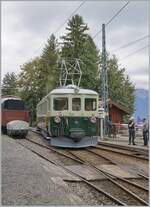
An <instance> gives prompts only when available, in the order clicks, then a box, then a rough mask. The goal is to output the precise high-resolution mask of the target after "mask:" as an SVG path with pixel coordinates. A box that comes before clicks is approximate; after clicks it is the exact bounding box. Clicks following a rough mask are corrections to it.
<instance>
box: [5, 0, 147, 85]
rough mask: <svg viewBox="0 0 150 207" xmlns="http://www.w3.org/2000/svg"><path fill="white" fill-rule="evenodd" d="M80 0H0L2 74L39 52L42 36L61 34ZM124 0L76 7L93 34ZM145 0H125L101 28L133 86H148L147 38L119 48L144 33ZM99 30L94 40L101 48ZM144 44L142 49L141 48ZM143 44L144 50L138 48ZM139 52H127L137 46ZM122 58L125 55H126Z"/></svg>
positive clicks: (18, 66) (16, 68)
mask: <svg viewBox="0 0 150 207" xmlns="http://www.w3.org/2000/svg"><path fill="white" fill-rule="evenodd" d="M81 2H82V1H49V2H48V1H37V2H36V1H30V2H28V1H24V2H23V1H22V2H18V1H16V2H15V1H13V2H11V1H10V2H9V1H7V2H6V1H5V2H2V78H3V77H4V75H5V74H6V73H7V72H15V73H16V74H17V73H19V71H20V65H22V64H23V63H25V62H27V61H28V60H30V59H32V58H34V57H36V56H38V55H40V54H41V49H42V48H43V47H44V44H45V43H46V41H47V38H48V37H49V36H50V35H51V34H52V33H54V34H55V35H56V37H57V38H59V37H60V36H62V35H64V34H65V32H66V31H65V27H66V25H67V24H65V25H64V26H63V27H62V28H61V29H60V30H59V31H58V32H57V33H55V31H56V30H57V29H58V28H59V26H60V25H62V24H63V23H64V22H65V20H66V19H67V18H68V17H69V16H70V15H71V13H72V12H73V11H74V10H75V9H76V8H77V7H78V6H79V5H80V4H81ZM126 2H127V1H87V2H85V3H84V4H83V5H82V6H81V8H80V9H79V10H78V11H77V13H78V14H79V15H82V17H83V19H84V22H85V23H87V24H88V27H89V28H90V30H89V33H90V34H91V35H92V36H94V35H95V34H96V32H98V31H99V30H100V29H101V25H102V23H106V22H107V21H109V20H110V18H111V17H112V16H113V15H114V14H115V13H116V12H117V11H118V10H119V9H120V8H121V7H122V6H123V5H124V4H125V3H126ZM148 21H149V2H148V1H131V2H130V3H129V4H128V5H127V7H126V8H125V9H124V10H123V11H122V12H121V13H120V14H119V15H118V16H117V17H116V18H115V19H114V20H113V21H112V22H111V24H110V25H108V27H107V28H106V47H107V51H108V52H111V54H112V52H113V51H114V53H115V54H116V56H117V57H118V59H119V64H120V65H121V66H122V67H125V68H126V74H128V75H129V77H130V79H131V80H132V81H133V83H134V84H135V86H136V88H145V89H148V80H149V78H148V69H149V48H148V45H149V38H145V39H143V40H142V41H139V42H138V43H136V44H133V45H131V46H130V47H127V48H124V49H120V50H119V49H118V50H116V51H115V49H117V48H120V47H121V46H123V45H125V44H127V43H129V42H132V41H134V40H136V39H139V38H142V37H144V36H147V35H149V28H148V24H149V22H148ZM101 38H102V37H101V33H100V34H99V35H98V36H97V37H96V38H95V39H94V41H95V43H96V45H97V47H98V48H99V49H100V50H101ZM146 46H147V47H146ZM144 47H145V48H144ZM141 48H144V49H142V50H141V51H139V52H137V53H135V54H133V55H130V54H132V53H134V52H136V51H137V50H140V49H141ZM126 56H128V57H126Z"/></svg>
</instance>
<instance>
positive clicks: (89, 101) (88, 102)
mask: <svg viewBox="0 0 150 207" xmlns="http://www.w3.org/2000/svg"><path fill="white" fill-rule="evenodd" d="M96 105H97V104H96V99H95V98H85V111H96Z"/></svg>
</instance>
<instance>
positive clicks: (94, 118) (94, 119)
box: [90, 116, 96, 124]
mask: <svg viewBox="0 0 150 207" xmlns="http://www.w3.org/2000/svg"><path fill="white" fill-rule="evenodd" d="M90 121H91V122H92V123H93V124H95V123H96V117H95V116H92V117H91V118H90Z"/></svg>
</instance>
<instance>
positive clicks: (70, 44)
mask: <svg viewBox="0 0 150 207" xmlns="http://www.w3.org/2000/svg"><path fill="white" fill-rule="evenodd" d="M88 29H89V28H88V26H87V24H85V23H84V21H83V18H82V17H81V16H79V15H75V16H73V17H72V19H71V20H69V22H68V26H67V28H66V30H67V31H68V33H67V34H66V35H65V36H63V37H62V39H63V41H64V46H63V47H62V52H61V55H62V57H64V58H78V59H80V60H81V62H80V67H81V70H82V79H81V84H80V86H81V87H84V88H91V89H96V88H97V71H98V65H97V61H98V50H97V48H96V45H95V43H94V41H93V40H92V38H91V37H90V36H89V35H88V34H87V33H86V32H87V31H88Z"/></svg>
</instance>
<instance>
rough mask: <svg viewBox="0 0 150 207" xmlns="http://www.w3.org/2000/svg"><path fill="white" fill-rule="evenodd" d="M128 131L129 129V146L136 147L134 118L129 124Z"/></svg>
mask: <svg viewBox="0 0 150 207" xmlns="http://www.w3.org/2000/svg"><path fill="white" fill-rule="evenodd" d="M128 129H129V144H128V145H130V144H131V142H132V144H133V145H136V144H135V122H134V118H133V117H131V118H130V120H129V123H128Z"/></svg>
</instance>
